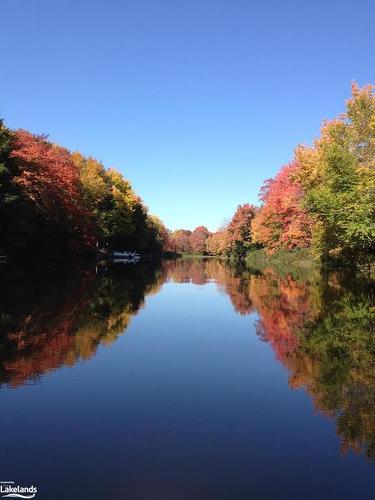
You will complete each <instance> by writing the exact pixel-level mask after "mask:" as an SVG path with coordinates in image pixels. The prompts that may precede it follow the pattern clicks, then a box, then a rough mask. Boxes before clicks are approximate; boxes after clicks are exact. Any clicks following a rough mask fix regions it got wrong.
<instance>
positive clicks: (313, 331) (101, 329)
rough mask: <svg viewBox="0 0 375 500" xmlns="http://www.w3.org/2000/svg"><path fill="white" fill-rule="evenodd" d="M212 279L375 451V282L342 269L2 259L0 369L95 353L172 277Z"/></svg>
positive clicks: (351, 438) (344, 439) (345, 441)
mask: <svg viewBox="0 0 375 500" xmlns="http://www.w3.org/2000/svg"><path fill="white" fill-rule="evenodd" d="M169 281H171V282H174V283H193V284H197V285H202V284H205V283H210V282H215V283H216V284H217V286H218V287H219V289H220V290H221V291H222V292H223V293H225V294H227V295H228V296H229V298H230V301H231V303H232V305H233V308H234V309H235V311H236V312H237V313H239V314H242V315H246V314H250V313H256V314H257V316H258V320H257V324H256V331H257V334H258V335H259V337H260V339H262V340H263V341H265V342H268V343H270V345H271V346H272V349H273V350H274V352H275V354H276V357H277V359H278V361H280V362H281V363H283V365H284V366H285V367H286V368H287V369H288V371H289V374H290V375H289V385H290V387H291V388H292V389H297V388H304V389H305V390H306V391H307V392H308V394H309V395H310V396H311V398H312V400H313V404H314V407H315V408H316V410H317V411H319V412H321V413H322V414H324V415H326V416H328V417H330V418H333V419H335V421H336V425H337V433H338V435H339V436H340V439H341V443H342V451H343V452H346V451H347V450H349V449H351V450H353V451H355V452H358V453H364V454H366V455H367V456H368V457H371V458H374V457H375V308H374V305H375V298H374V297H375V294H374V284H373V283H370V282H369V281H367V280H365V279H359V278H356V279H354V278H352V277H348V276H345V275H344V274H330V275H323V274H319V273H318V272H311V270H310V271H309V275H308V277H306V276H304V275H303V273H301V272H299V273H293V272H290V271H286V272H284V273H283V272H280V270H278V272H276V271H275V270H273V269H265V270H263V271H262V273H259V272H258V273H256V272H251V271H249V270H243V269H239V268H235V267H231V266H229V265H227V264H225V263H224V262H223V261H221V260H215V259H180V260H177V261H164V262H162V263H161V264H160V265H159V266H145V265H139V266H137V267H127V266H114V267H110V268H108V269H107V270H106V271H104V270H103V271H102V272H99V274H98V275H96V274H95V272H92V271H90V270H71V272H68V271H67V270H63V271H60V272H59V273H56V272H46V271H45V270H44V271H43V273H38V272H35V273H28V274H27V275H25V274H24V273H21V272H19V271H18V272H17V271H15V270H13V269H9V268H5V267H4V268H3V276H2V285H3V286H2V287H1V291H0V315H1V316H0V318H1V323H0V334H1V336H0V349H1V362H0V377H1V383H2V384H8V385H10V386H12V387H16V386H19V385H21V384H24V383H26V382H28V381H30V380H35V379H37V378H38V377H40V376H41V375H43V374H45V373H47V372H48V371H50V370H54V369H57V368H58V367H60V366H64V365H65V366H71V365H73V364H75V363H76V362H77V361H79V360H82V359H88V358H90V357H91V356H93V355H94V354H95V352H96V350H97V348H98V346H99V345H100V344H104V345H105V344H110V343H112V342H114V341H115V340H116V339H117V337H118V336H119V335H120V334H122V333H124V332H125V331H126V329H127V327H128V325H129V322H130V320H131V318H132V317H133V316H134V315H135V314H136V313H137V311H138V310H139V309H140V308H141V307H142V305H143V303H144V299H145V297H146V296H147V295H148V294H150V293H156V292H157V291H158V290H159V289H160V287H161V286H162V285H163V283H165V282H169Z"/></svg>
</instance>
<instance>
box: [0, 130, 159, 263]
mask: <svg viewBox="0 0 375 500" xmlns="http://www.w3.org/2000/svg"><path fill="white" fill-rule="evenodd" d="M167 242H168V232H167V230H166V228H165V227H164V226H163V224H162V223H161V221H160V220H159V219H158V218H157V217H155V216H152V215H149V214H148V212H147V208H146V207H145V206H144V204H143V203H142V200H141V199H140V198H139V196H137V195H136V193H135V192H134V191H133V189H132V187H131V185H130V183H129V182H128V181H127V180H125V179H124V178H123V176H122V175H121V174H120V173H119V172H117V171H116V170H115V169H112V168H111V169H105V168H104V166H103V165H102V163H100V162H99V161H97V160H95V159H94V158H91V157H89V158H86V157H84V156H82V155H81V154H80V153H78V152H76V153H71V152H69V151H68V150H67V149H65V148H63V147H61V146H58V145H56V144H53V143H51V142H50V141H48V140H47V138H46V136H36V135H33V134H31V133H30V132H27V131H26V130H16V131H13V130H10V129H9V128H7V127H6V126H5V125H4V123H3V122H2V121H0V255H8V256H23V255H30V256H37V255H39V256H69V257H71V256H82V255H84V254H93V253H95V252H96V251H98V249H106V250H111V249H116V250H125V249H126V250H138V251H140V252H147V253H159V252H161V251H163V249H164V248H166V247H167V245H168V243H167Z"/></svg>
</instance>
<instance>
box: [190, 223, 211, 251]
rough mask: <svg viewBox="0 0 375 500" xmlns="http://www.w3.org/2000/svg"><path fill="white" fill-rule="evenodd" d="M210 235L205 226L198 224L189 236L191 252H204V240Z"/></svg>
mask: <svg viewBox="0 0 375 500" xmlns="http://www.w3.org/2000/svg"><path fill="white" fill-rule="evenodd" d="M209 236H210V232H209V230H208V229H207V228H206V227H205V226H198V227H196V228H195V229H194V231H193V232H192V233H191V235H190V237H189V242H190V248H191V251H192V252H193V253H197V254H202V255H203V254H205V253H206V240H207V238H208V237H209Z"/></svg>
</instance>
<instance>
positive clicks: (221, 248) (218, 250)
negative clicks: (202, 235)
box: [206, 229, 228, 255]
mask: <svg viewBox="0 0 375 500" xmlns="http://www.w3.org/2000/svg"><path fill="white" fill-rule="evenodd" d="M227 249H228V238H227V230H226V229H222V230H220V231H217V232H216V233H212V234H210V236H209V237H208V238H207V239H206V252H207V253H208V254H209V255H224V254H225V253H226V252H227Z"/></svg>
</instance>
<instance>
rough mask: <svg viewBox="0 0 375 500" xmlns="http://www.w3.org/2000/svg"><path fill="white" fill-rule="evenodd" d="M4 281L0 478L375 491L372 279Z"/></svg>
mask: <svg viewBox="0 0 375 500" xmlns="http://www.w3.org/2000/svg"><path fill="white" fill-rule="evenodd" d="M94 271H95V270H94ZM1 279H2V287H1V291H0V319H1V322H0V334H1V335H0V356H1V361H0V384H1V386H0V405H1V413H0V426H1V427H0V428H1V448H0V471H1V477H0V479H1V480H3V481H6V480H13V481H15V482H16V483H19V484H21V485H22V484H24V485H25V484H34V485H36V486H37V487H38V490H39V491H38V494H37V497H36V498H37V499H41V500H44V499H48V500H60V499H61V500H63V499H64V500H65V499H66V500H68V499H75V500H81V499H82V500H86V499H88V500H96V499H115V500H122V499H124V500H141V499H142V500H159V499H160V500H185V499H186V500H200V499H202V500H206V499H207V500H211V499H214V500H222V499H223V500H224V499H225V500H226V499H228V500H236V499H240V500H247V499H254V500H260V499H267V500H268V499H278V500H279V499H280V500H282V499H287V500H290V499H314V500H315V499H327V500H328V499H336V498H337V499H338V498H339V499H344V500H345V499H373V498H374V496H375V493H374V491H375V329H374V315H375V308H374V288H373V287H372V286H371V283H369V282H367V281H366V280H358V279H356V280H355V279H353V278H350V277H347V276H344V275H339V274H335V275H333V274H331V275H327V276H322V275H320V274H318V273H316V272H310V273H309V275H308V277H306V276H304V275H303V273H299V272H297V273H295V272H294V273H293V272H290V271H288V272H285V271H283V272H277V271H275V270H271V269H266V270H264V271H263V272H262V273H259V272H258V273H252V272H250V271H241V270H239V269H235V268H233V267H230V266H228V265H226V264H225V263H223V262H222V261H216V260H213V259H207V260H178V261H175V262H171V261H169V262H164V263H162V264H161V265H160V266H154V267H152V268H150V267H145V266H143V265H139V266H135V267H129V266H124V265H116V266H113V267H111V268H108V269H105V268H101V269H99V270H98V273H97V274H96V273H95V272H92V271H82V270H80V271H78V270H74V271H71V272H68V271H66V270H63V271H61V272H59V273H56V272H52V271H48V270H44V271H43V273H36V272H35V273H31V272H29V273H27V274H25V273H23V272H21V271H19V270H18V271H16V270H14V269H10V268H7V267H4V266H3V268H2V269H1Z"/></svg>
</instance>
